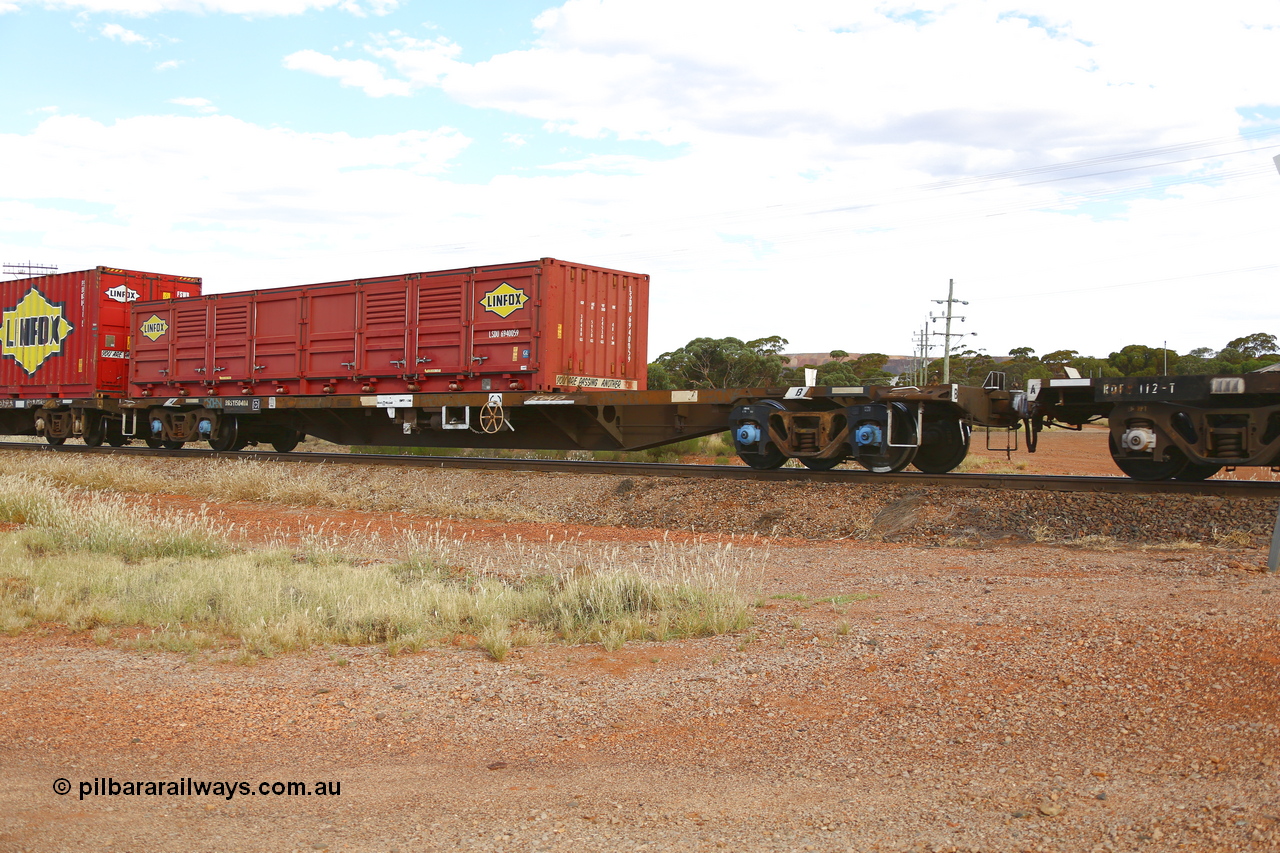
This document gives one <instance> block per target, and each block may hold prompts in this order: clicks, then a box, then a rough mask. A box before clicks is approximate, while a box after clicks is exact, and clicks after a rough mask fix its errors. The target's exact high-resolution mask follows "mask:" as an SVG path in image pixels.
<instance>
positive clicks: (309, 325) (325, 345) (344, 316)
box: [303, 287, 357, 380]
mask: <svg viewBox="0 0 1280 853" xmlns="http://www.w3.org/2000/svg"><path fill="white" fill-rule="evenodd" d="M305 299H306V306H305V311H306V314H305V317H304V319H305V322H306V326H305V328H306V336H305V339H304V341H303V375H304V376H305V377H306V378H309V379H321V380H323V379H326V378H338V377H343V376H351V375H352V373H353V372H354V370H355V366H354V365H355V362H356V350H357V341H356V291H355V289H354V288H350V289H344V288H337V287H333V288H324V289H317V290H314V291H309V292H307V295H306V296H305Z"/></svg>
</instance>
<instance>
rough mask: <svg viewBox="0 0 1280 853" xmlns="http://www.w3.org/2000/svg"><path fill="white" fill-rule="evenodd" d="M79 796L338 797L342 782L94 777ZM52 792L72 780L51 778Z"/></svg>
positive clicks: (81, 785) (85, 782)
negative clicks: (162, 779)
mask: <svg viewBox="0 0 1280 853" xmlns="http://www.w3.org/2000/svg"><path fill="white" fill-rule="evenodd" d="M77 787H78V789H79V792H80V799H82V800H83V799H84V798H85V797H221V798H223V799H225V800H230V799H232V798H234V797H237V796H240V797H256V796H263V797H340V796H342V783H341V782H333V781H328V780H321V781H318V782H310V783H308V782H257V783H254V782H239V781H213V782H210V781H206V780H204V779H192V778H191V777H190V776H187V777H184V778H182V779H177V780H172V781H155V780H137V779H127V780H125V781H118V780H116V779H115V778H114V777H111V776H108V777H106V778H101V777H96V778H94V779H93V780H83V781H81V782H79V783H77ZM53 791H54V793H55V794H58V795H60V796H63V795H66V794H69V793H71V781H70V780H69V779H65V778H59V779H55V780H54V781H53Z"/></svg>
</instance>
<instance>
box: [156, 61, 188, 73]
mask: <svg viewBox="0 0 1280 853" xmlns="http://www.w3.org/2000/svg"><path fill="white" fill-rule="evenodd" d="M180 65H182V60H181V59H166V60H165V61H164V62H157V63H156V67H155V70H156V71H172V70H173V69H175V68H177V67H178V66H180Z"/></svg>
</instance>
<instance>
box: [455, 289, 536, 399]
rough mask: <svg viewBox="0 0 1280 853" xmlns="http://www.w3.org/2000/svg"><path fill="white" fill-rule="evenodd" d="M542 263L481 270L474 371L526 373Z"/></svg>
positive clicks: (476, 296) (475, 300)
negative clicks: (539, 266) (539, 264)
mask: <svg viewBox="0 0 1280 853" xmlns="http://www.w3.org/2000/svg"><path fill="white" fill-rule="evenodd" d="M539 271H540V268H538V267H523V268H517V269H507V270H483V269H482V270H478V271H477V273H476V275H475V278H474V283H473V288H474V289H473V291H472V296H473V298H472V302H473V303H474V306H475V323H474V325H473V326H472V327H471V328H472V337H471V340H472V362H473V364H474V366H473V367H472V371H473V372H474V373H480V374H484V373H522V372H525V371H527V370H529V368H530V365H531V364H532V358H533V354H534V353H533V345H534V340H533V331H534V329H535V328H536V324H535V317H534V314H535V312H536V310H537V307H536V306H537V303H538V287H539V284H540V278H541V276H540V275H539Z"/></svg>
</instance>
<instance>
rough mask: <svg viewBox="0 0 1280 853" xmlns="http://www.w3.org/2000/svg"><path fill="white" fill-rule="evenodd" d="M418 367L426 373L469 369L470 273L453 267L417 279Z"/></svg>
mask: <svg viewBox="0 0 1280 853" xmlns="http://www.w3.org/2000/svg"><path fill="white" fill-rule="evenodd" d="M417 285H418V287H417V300H416V301H417V319H416V333H417V334H416V335H415V337H416V344H415V347H414V352H415V358H414V361H415V365H414V366H415V368H416V372H418V373H423V374H426V375H431V374H437V373H438V374H450V375H458V374H462V373H466V372H467V370H468V369H469V368H468V364H469V363H470V360H471V352H470V349H469V348H468V346H467V342H468V341H469V339H470V338H469V336H468V334H467V322H468V319H469V317H470V314H471V312H470V310H469V305H468V302H469V301H470V298H471V289H470V276H469V275H468V274H466V273H464V272H457V271H453V272H451V273H450V274H447V275H438V276H436V275H424V276H423V277H422V278H421V279H419V280H418V282H417Z"/></svg>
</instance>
